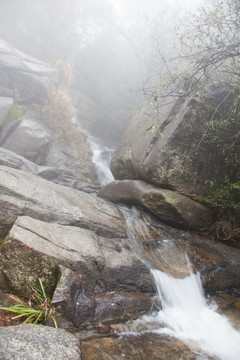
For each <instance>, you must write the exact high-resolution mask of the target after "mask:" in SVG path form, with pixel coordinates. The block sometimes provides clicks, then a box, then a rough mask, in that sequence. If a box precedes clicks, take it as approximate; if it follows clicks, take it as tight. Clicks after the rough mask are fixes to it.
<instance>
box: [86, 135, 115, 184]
mask: <svg viewBox="0 0 240 360" xmlns="http://www.w3.org/2000/svg"><path fill="white" fill-rule="evenodd" d="M88 143H89V145H90V149H91V151H92V154H93V155H92V162H93V164H94V165H95V167H96V171H97V176H98V182H99V185H101V186H104V185H106V184H108V183H110V182H111V181H113V180H114V177H113V175H112V173H111V170H110V161H111V157H112V154H113V149H112V148H110V147H107V146H105V145H102V144H101V143H99V140H98V139H97V138H94V137H93V136H88Z"/></svg>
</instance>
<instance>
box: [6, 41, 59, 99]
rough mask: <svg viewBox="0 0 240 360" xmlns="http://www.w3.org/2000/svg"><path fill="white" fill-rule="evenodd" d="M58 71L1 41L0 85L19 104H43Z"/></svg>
mask: <svg viewBox="0 0 240 360" xmlns="http://www.w3.org/2000/svg"><path fill="white" fill-rule="evenodd" d="M56 74H57V72H56V70H54V69H52V68H51V67H49V66H48V65H47V64H45V63H43V62H41V61H40V60H37V59H35V58H33V57H30V56H28V55H26V54H24V53H23V52H21V51H19V50H17V49H16V48H14V47H13V46H11V45H10V44H8V43H7V42H6V41H3V40H1V39H0V83H1V87H2V89H3V90H4V93H5V94H6V93H11V90H13V95H11V96H13V98H14V100H16V101H17V102H25V103H27V102H28V103H29V102H37V103H39V102H41V101H43V100H44V99H45V98H46V96H47V92H48V89H49V85H50V81H51V79H52V78H54V77H56Z"/></svg>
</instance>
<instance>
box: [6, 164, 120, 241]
mask: <svg viewBox="0 0 240 360" xmlns="http://www.w3.org/2000/svg"><path fill="white" fill-rule="evenodd" d="M0 201H1V208H0V237H1V238H4V237H5V236H6V235H7V233H8V231H9V230H10V228H11V227H12V225H13V223H14V221H15V220H16V218H17V217H18V216H21V215H27V216H31V217H33V218H36V219H39V220H43V221H46V222H57V223H60V224H64V225H73V226H79V227H82V228H86V229H90V230H93V231H94V232H96V233H97V234H98V235H102V236H106V237H120V238H122V237H126V233H125V229H124V225H123V221H122V216H121V215H120V213H119V212H118V210H117V208H116V207H114V206H113V205H111V204H110V203H108V202H107V201H105V200H103V199H97V198H96V197H94V196H91V195H89V194H86V193H84V192H82V191H78V190H75V189H71V188H69V187H65V186H61V185H58V184H54V183H52V182H51V181H48V180H45V179H43V178H40V177H38V176H37V175H34V174H30V173H27V172H25V171H21V170H16V169H13V168H9V167H5V166H0Z"/></svg>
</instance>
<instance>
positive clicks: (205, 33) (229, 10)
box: [144, 0, 240, 101]
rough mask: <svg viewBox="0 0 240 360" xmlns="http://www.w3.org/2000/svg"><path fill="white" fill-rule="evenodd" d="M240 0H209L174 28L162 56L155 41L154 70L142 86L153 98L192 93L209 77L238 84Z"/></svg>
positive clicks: (235, 86)
mask: <svg viewBox="0 0 240 360" xmlns="http://www.w3.org/2000/svg"><path fill="white" fill-rule="evenodd" d="M239 55H240V3H239V1H238V0H212V1H208V6H205V7H201V8H200V9H199V11H198V13H197V14H195V15H192V16H191V21H190V23H187V25H181V26H180V27H178V29H176V40H175V44H174V47H173V49H172V50H171V51H170V52H169V53H168V55H167V56H166V55H165V54H164V53H163V51H162V49H161V44H160V43H159V42H158V41H157V57H156V59H157V62H156V64H155V66H156V68H157V70H156V69H155V70H156V71H155V72H154V74H153V76H152V78H149V79H148V80H147V81H146V83H145V86H144V92H145V94H146V95H147V96H150V97H151V98H153V99H154V100H155V101H157V100H158V99H160V98H161V99H164V98H165V99H166V98H168V99H169V97H179V96H185V95H189V94H192V93H194V92H196V91H197V90H199V89H200V88H201V87H202V86H204V85H206V84H207V83H210V82H212V81H216V80H217V81H218V80H225V81H227V82H229V83H231V84H232V86H233V87H234V88H237V87H239V76H240V57H239Z"/></svg>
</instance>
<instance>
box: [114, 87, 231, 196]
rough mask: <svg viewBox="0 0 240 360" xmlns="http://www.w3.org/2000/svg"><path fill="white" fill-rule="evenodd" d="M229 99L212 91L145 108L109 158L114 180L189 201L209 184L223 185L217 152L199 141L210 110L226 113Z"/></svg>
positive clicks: (218, 89) (227, 91)
mask: <svg viewBox="0 0 240 360" xmlns="http://www.w3.org/2000/svg"><path fill="white" fill-rule="evenodd" d="M232 96H233V95H231V91H230V89H229V88H225V87H216V88H214V87H213V86H212V87H209V88H208V89H207V91H206V92H205V93H204V94H202V95H201V96H198V97H189V98H187V99H178V100H177V101H176V102H175V103H172V104H170V105H166V106H165V107H163V108H157V109H156V106H154V104H147V105H146V106H145V107H143V108H142V109H140V111H139V113H138V114H137V115H136V116H135V118H134V119H133V120H132V122H131V123H130V125H129V127H128V128H127V130H126V132H125V133H124V135H123V137H122V139H121V141H120V143H119V145H118V147H117V149H116V151H115V153H114V154H113V158H112V162H111V170H112V173H113V175H114V177H115V179H119V180H122V179H135V180H144V181H146V182H149V183H152V184H154V185H156V186H159V187H162V188H167V189H170V190H176V191H178V192H179V193H182V194H185V195H190V196H195V195H204V194H206V193H208V191H209V189H210V187H211V185H212V184H216V183H222V182H223V180H224V176H223V171H225V169H224V166H223V163H222V158H221V157H219V152H218V151H217V149H216V147H215V148H214V147H212V146H210V145H208V144H206V143H205V142H204V141H203V136H204V133H205V132H206V123H207V122H209V121H210V120H211V118H212V115H213V110H212V109H215V108H217V110H218V111H217V114H218V115H219V114H224V113H226V111H227V110H228V109H229V108H230V106H231V104H232ZM218 115H216V113H215V116H218Z"/></svg>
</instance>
